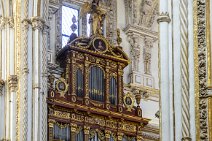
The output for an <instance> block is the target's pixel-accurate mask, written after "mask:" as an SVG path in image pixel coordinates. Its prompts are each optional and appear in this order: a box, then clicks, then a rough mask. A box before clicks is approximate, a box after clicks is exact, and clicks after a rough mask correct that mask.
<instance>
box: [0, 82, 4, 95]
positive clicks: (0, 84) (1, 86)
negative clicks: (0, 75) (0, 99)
mask: <svg viewBox="0 0 212 141" xmlns="http://www.w3.org/2000/svg"><path fill="white" fill-rule="evenodd" d="M3 87H4V81H3V80H2V79H1V80H0V96H1V95H3V93H2V90H3Z"/></svg>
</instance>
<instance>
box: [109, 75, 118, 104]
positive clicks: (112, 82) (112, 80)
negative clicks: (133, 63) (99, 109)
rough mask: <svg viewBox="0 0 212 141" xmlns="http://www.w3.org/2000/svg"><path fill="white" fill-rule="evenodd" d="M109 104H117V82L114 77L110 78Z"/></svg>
mask: <svg viewBox="0 0 212 141" xmlns="http://www.w3.org/2000/svg"><path fill="white" fill-rule="evenodd" d="M110 103H111V104H114V105H116V104H117V82H116V79H115V78H114V77H111V78H110Z"/></svg>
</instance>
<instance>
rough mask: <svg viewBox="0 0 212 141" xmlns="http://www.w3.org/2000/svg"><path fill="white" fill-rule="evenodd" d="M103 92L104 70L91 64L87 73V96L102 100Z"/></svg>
mask: <svg viewBox="0 0 212 141" xmlns="http://www.w3.org/2000/svg"><path fill="white" fill-rule="evenodd" d="M104 94H105V86H104V72H103V71H102V69H101V68H99V67H97V66H92V67H91V68H90V74H89V97H90V99H92V100H97V101H101V102H103V101H104Z"/></svg>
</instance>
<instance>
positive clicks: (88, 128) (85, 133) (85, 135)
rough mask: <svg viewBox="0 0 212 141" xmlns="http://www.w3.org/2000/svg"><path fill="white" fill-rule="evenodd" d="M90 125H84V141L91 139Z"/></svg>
mask: <svg viewBox="0 0 212 141" xmlns="http://www.w3.org/2000/svg"><path fill="white" fill-rule="evenodd" d="M89 132H90V127H89V126H84V141H89Z"/></svg>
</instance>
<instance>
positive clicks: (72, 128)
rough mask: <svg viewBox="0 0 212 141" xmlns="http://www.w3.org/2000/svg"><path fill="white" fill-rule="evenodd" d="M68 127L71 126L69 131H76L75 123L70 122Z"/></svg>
mask: <svg viewBox="0 0 212 141" xmlns="http://www.w3.org/2000/svg"><path fill="white" fill-rule="evenodd" d="M70 127H71V132H76V131H77V124H76V123H71V124H70Z"/></svg>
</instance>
